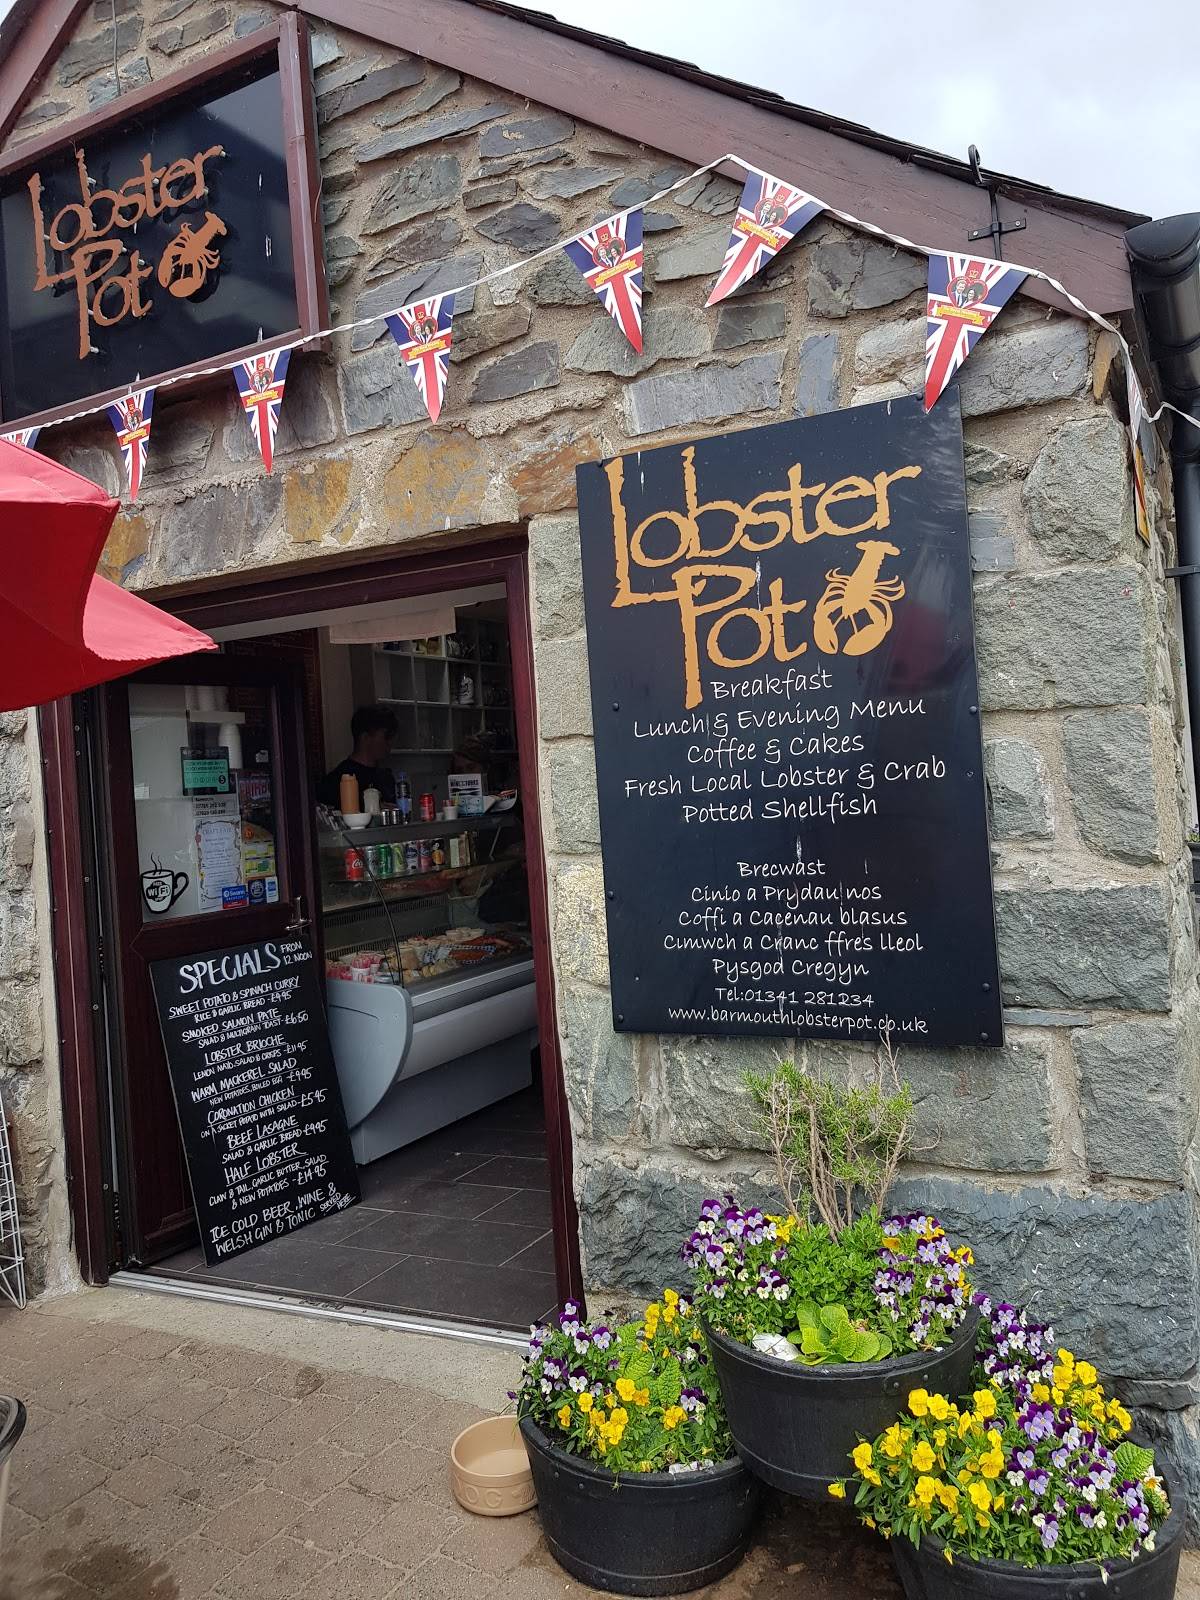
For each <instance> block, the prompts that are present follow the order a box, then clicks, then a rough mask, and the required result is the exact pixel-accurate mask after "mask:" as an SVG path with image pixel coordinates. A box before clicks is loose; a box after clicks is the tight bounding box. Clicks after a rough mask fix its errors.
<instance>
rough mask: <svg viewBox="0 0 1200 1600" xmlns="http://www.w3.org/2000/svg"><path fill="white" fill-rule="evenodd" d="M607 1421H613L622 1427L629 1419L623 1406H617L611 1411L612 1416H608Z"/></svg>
mask: <svg viewBox="0 0 1200 1600" xmlns="http://www.w3.org/2000/svg"><path fill="white" fill-rule="evenodd" d="M609 1421H610V1422H615V1423H617V1424H619V1425H620V1426H621V1427H622V1428H623V1427H624V1426H625V1424H626V1423H627V1422H628V1421H629V1413H628V1411H626V1409H625V1407H624V1406H617V1407H616V1409H615V1410H614V1411H613V1414H612V1416H611V1417H610V1418H609Z"/></svg>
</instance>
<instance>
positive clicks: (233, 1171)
mask: <svg viewBox="0 0 1200 1600" xmlns="http://www.w3.org/2000/svg"><path fill="white" fill-rule="evenodd" d="M150 971H151V979H152V982H153V984H154V998H155V1002H156V1004H157V1006H158V1020H159V1025H160V1026H161V1028H162V1036H163V1046H164V1048H165V1050H166V1056H167V1067H168V1070H169V1071H170V1074H171V1088H172V1090H173V1091H174V1094H175V1109H176V1111H177V1112H178V1114H179V1128H180V1132H181V1134H182V1136H183V1148H184V1153H185V1155H186V1156H187V1164H188V1173H189V1176H190V1177H191V1182H192V1197H193V1199H194V1200H195V1203H196V1217H197V1221H198V1223H199V1227H200V1238H201V1242H202V1244H203V1246H204V1259H205V1261H206V1262H207V1263H208V1264H209V1266H210V1267H212V1266H216V1265H217V1264H218V1263H219V1262H221V1261H226V1260H228V1259H229V1258H230V1257H231V1256H236V1255H240V1254H241V1253H242V1251H243V1250H249V1249H252V1248H253V1246H254V1245H257V1244H264V1243H265V1242H266V1241H267V1240H268V1239H277V1238H279V1237H280V1236H281V1235H283V1234H287V1233H294V1232H295V1230H296V1229H297V1228H301V1227H303V1226H304V1225H305V1223H308V1222H315V1221H316V1220H317V1218H318V1217H325V1216H328V1215H329V1214H330V1213H331V1212H334V1211H342V1210H344V1209H345V1208H346V1207H347V1206H350V1205H354V1204H355V1203H356V1202H357V1201H358V1199H359V1191H358V1168H357V1167H356V1165H355V1162H354V1156H353V1153H352V1151H351V1149H350V1139H349V1135H348V1134H347V1132H346V1118H345V1113H344V1112H343V1110H342V1097H341V1093H340V1091H339V1089H338V1083H337V1076H336V1074H335V1071H334V1065H333V1057H332V1055H331V1054H330V1050H329V1032H328V1029H327V1027H326V1023H325V1012H324V1010H323V1008H322V1005H321V992H320V988H319V985H318V983H317V978H316V964H315V961H314V957H313V953H312V950H311V948H310V947H309V945H308V943H307V941H305V940H303V939H300V938H289V939H276V940H263V941H261V942H260V943H258V944H244V945H238V946H235V947H233V948H230V949H227V950H212V951H209V952H208V953H207V954H205V955H199V956H197V955H188V956H185V957H181V958H178V959H176V960H171V961H155V962H152V963H151V969H150Z"/></svg>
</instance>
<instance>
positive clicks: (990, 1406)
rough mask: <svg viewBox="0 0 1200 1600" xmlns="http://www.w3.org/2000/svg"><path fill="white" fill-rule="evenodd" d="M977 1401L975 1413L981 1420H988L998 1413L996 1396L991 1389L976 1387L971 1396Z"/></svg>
mask: <svg viewBox="0 0 1200 1600" xmlns="http://www.w3.org/2000/svg"><path fill="white" fill-rule="evenodd" d="M971 1398H972V1400H974V1402H975V1415H976V1416H977V1417H978V1418H979V1420H980V1422H987V1421H988V1419H989V1418H990V1417H994V1416H995V1415H996V1396H995V1395H994V1394H993V1393H992V1391H991V1390H990V1389H976V1391H975V1393H974V1394H973V1395H972V1396H971Z"/></svg>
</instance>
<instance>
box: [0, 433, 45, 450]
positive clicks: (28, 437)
mask: <svg viewBox="0 0 1200 1600" xmlns="http://www.w3.org/2000/svg"><path fill="white" fill-rule="evenodd" d="M41 431H42V430H41V428H16V429H14V430H13V432H12V433H0V439H3V440H5V442H6V443H8V444H19V445H23V446H24V447H25V449H26V450H32V449H33V447H34V445H35V444H37V442H38V434H39V433H41Z"/></svg>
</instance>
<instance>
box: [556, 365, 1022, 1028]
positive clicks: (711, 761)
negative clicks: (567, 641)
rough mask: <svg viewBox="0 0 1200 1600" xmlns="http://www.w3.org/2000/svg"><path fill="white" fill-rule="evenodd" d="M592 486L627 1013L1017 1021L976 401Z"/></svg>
mask: <svg viewBox="0 0 1200 1600" xmlns="http://www.w3.org/2000/svg"><path fill="white" fill-rule="evenodd" d="M578 482H579V516H580V533H581V538H582V545H583V574H584V602H585V609H586V617H587V635H588V659H589V664H590V672H591V686H592V708H593V721H594V726H595V751H596V769H597V780H598V787H599V798H600V822H601V837H602V847H603V856H604V879H605V891H606V910H607V914H608V944H609V957H610V964H611V971H612V998H613V1018H614V1023H615V1025H616V1027H617V1028H618V1029H623V1030H627V1031H635V1032H653V1033H690V1034H735V1035H743V1034H744V1035H754V1034H768V1035H783V1036H789V1037H797V1038H816V1039H850V1040H854V1039H860V1040H864V1041H867V1042H872V1041H874V1040H875V1039H877V1038H878V1036H879V1033H880V1031H881V1030H888V1031H889V1032H890V1033H891V1036H892V1039H893V1042H894V1043H895V1044H896V1045H897V1046H898V1047H901V1048H902V1047H903V1046H904V1045H905V1044H910V1045H920V1044H931V1045H948V1044H999V1043H1001V1020H1000V993H999V980H998V973H997V964H996V940H995V928H994V922H993V913H992V887H991V866H990V858H989V851H988V836H987V818H986V811H985V799H984V786H983V777H982V772H981V752H980V733H979V714H978V702H979V697H978V693H977V689H976V678H975V656H974V638H973V631H972V618H971V573H970V552H969V547H968V543H967V507H966V491H965V485H964V478H963V449H962V425H961V421H960V418H959V415H958V409H957V398H956V395H955V394H954V393H952V392H950V393H947V394H946V395H944V396H943V398H942V399H941V400H940V401H939V402H938V404H937V406H935V408H934V410H933V411H932V412H931V413H930V414H929V415H928V416H926V414H925V412H924V409H923V407H922V404H921V402H920V401H919V400H899V401H890V402H887V403H885V404H883V405H873V406H860V407H856V408H855V409H852V410H848V411H839V412H835V413H833V414H831V415H828V416H821V417H814V418H811V419H807V420H804V421H795V422H784V423H779V424H777V425H775V426H772V427H765V428H753V429H749V430H746V431H743V432H736V433H729V434H725V435H722V436H721V437H719V438H712V439H700V440H697V441H695V442H694V443H691V444H686V445H678V444H672V445H664V446H662V447H661V448H658V449H654V450H641V451H638V452H637V453H636V454H630V455H627V456H620V457H617V458H616V459H615V460H611V461H603V462H595V463H588V464H587V465H585V466H581V467H580V468H579V469H578Z"/></svg>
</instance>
